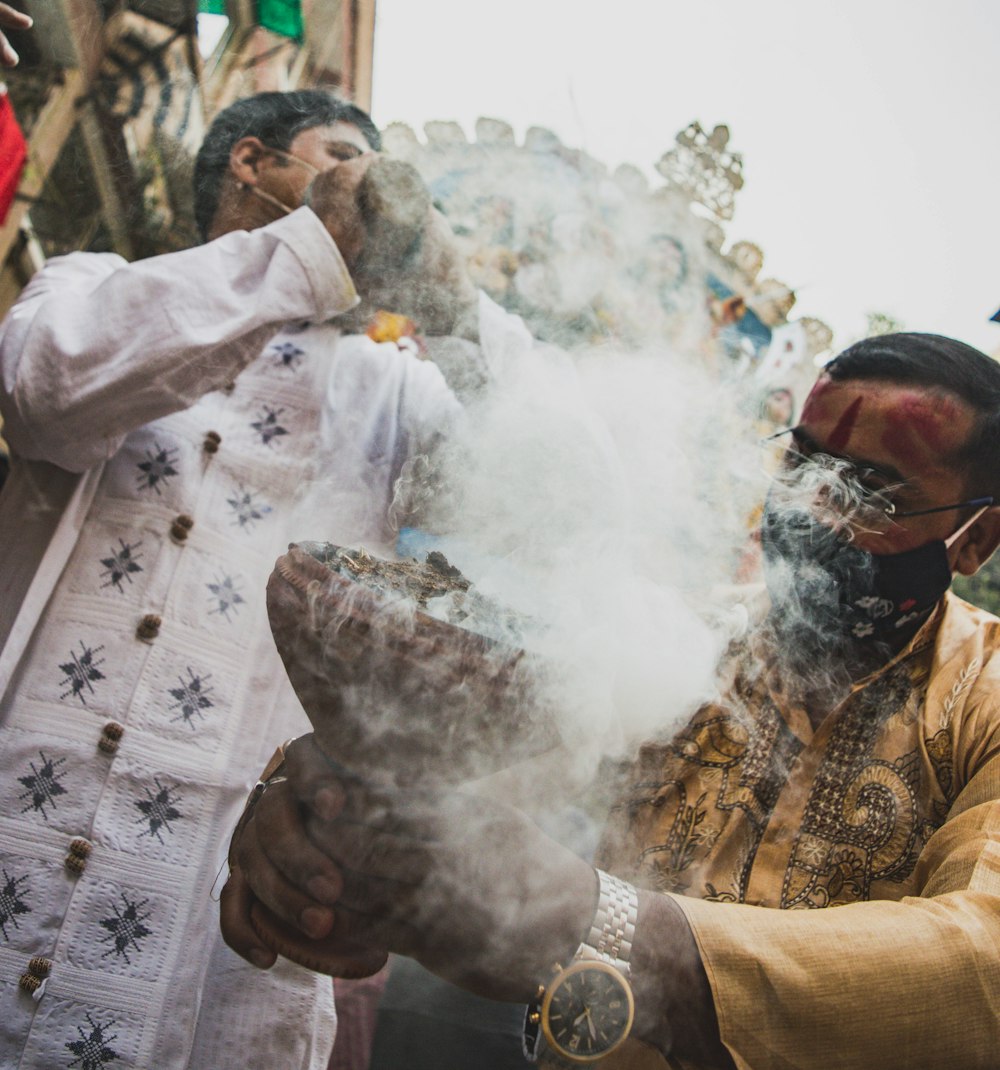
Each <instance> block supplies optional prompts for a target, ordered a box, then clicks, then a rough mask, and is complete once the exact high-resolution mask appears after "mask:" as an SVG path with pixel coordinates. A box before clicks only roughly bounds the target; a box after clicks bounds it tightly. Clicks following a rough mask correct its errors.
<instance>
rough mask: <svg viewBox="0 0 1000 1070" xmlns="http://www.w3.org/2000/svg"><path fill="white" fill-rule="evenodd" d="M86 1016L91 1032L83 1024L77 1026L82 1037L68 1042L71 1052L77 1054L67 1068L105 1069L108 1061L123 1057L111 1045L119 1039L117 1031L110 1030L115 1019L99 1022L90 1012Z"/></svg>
mask: <svg viewBox="0 0 1000 1070" xmlns="http://www.w3.org/2000/svg"><path fill="white" fill-rule="evenodd" d="M85 1017H86V1019H87V1024H88V1025H89V1026H90V1032H89V1033H87V1032H86V1031H85V1030H84V1028H83V1026H80V1025H78V1026H77V1027H76V1031H77V1032H78V1033H79V1034H80V1039H79V1040H71V1041H69V1043H67V1044H66V1047H67V1048H68V1049H69V1050H70V1052H71V1053H72V1054H73V1055H75V1056H76V1058H75V1059H74V1060H73V1061H72V1062H70V1063H67V1064H66V1067H67V1070H69V1068H70V1067H79V1068H80V1070H103V1068H104V1067H105V1066H107V1065H108V1063H111V1062H114V1061H115V1060H116V1059H120V1058H121V1056H120V1055H119V1054H118V1052H116V1051H115V1049H114V1048H112V1047H111V1044H112V1042H113V1041H115V1040H117V1039H118V1034H117V1033H111V1032H110V1031H111V1030H112V1029H113V1028H114V1026H115V1021H114V1019H112V1020H111V1021H109V1022H100V1023H98V1022H95V1021H94V1019H93V1018H91V1017H90V1015H89V1014H87V1015H85ZM109 1033H110V1035H109Z"/></svg>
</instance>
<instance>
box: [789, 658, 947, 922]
mask: <svg viewBox="0 0 1000 1070" xmlns="http://www.w3.org/2000/svg"><path fill="white" fill-rule="evenodd" d="M912 693H913V684H912V679H911V676H910V670H909V668H908V666H907V665H906V664H905V663H903V664H900V665H899V666H897V667H896V668H895V669H893V670H891V671H890V672H888V673H886V674H885V675H884V676H883V677H881V678H880V679H878V680H876V681H875V682H874V683H872V684H871V685H870V686H869V687H868V688H866V689H865V690H864V691H862V692H860V693H859V694H858V695H857V696H855V697H854V698H853V699H852V700H851V705H850V707H849V708H848V710H846V711H845V715H844V717H843V718H842V719H841V720H840V721H839V723H838V724H837V727H836V729H835V733H834V735H833V736H832V737H831V739H830V743H829V745H828V746H827V749H826V752H825V754H824V758H823V761H822V763H821V764H820V766H819V768H818V769H817V771H816V776H815V779H814V780H813V785H812V789H811V791H810V793H809V801H808V803H807V804H806V808H805V810H804V812H803V815H802V825H801V828H800V831H799V833H798V835H797V836H796V842H795V848H794V850H793V852H792V856H791V859H790V861H789V865H788V868H787V870H786V872H785V879H784V883H783V886H782V890H781V906H782V908H787V907H797V906H806V907H825V906H828V905H836V904H840V903H850V902H856V901H858V900H867V899H870V898H871V896H872V884H873V883H874V882H875V881H893V882H896V883H899V882H900V881H903V880H905V879H906V878H907V877H908V876H909V875H910V873H912V871H913V868H914V866H915V865H916V862H917V855H918V854H919V852H920V849H921V848H922V847H923V843H924V839H925V836H926V834H927V831H926V829H925V824H926V821H925V818H924V816H923V815H922V814H921V812H920V804H919V801H918V799H919V797H920V794H921V793H920V786H921V785H920V760H919V756H918V754H917V753H916V751H913V752H911V753H909V754H904V755H902V756H901V757H899V758H897V759H896V760H895V761H891V762H890V761H886V760H885V759H882V758H877V757H875V756H874V754H873V751H874V748H875V744H876V742H877V739H878V737H879V734H880V732H881V731H882V728H883V726H884V725H885V723H886V722H887V721H888V719H889V718H890V717H892V716H893V715H894V714H896V713H897V712H899V711H900V710H901V709H902V708H903V707H904V706H905V705H906V703H907V702H908V701H909V699H910V696H911V694H912Z"/></svg>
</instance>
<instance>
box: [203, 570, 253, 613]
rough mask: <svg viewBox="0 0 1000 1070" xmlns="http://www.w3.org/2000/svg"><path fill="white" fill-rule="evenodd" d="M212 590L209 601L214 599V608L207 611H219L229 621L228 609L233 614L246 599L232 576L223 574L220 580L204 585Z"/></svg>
mask: <svg viewBox="0 0 1000 1070" xmlns="http://www.w3.org/2000/svg"><path fill="white" fill-rule="evenodd" d="M205 586H206V587H208V589H209V590H210V591H211V592H212V598H211V599H209V601H215V602H216V603H217V604H216V607H215V609H210V610H209V613H210V614H212V613H220V614H221V615H222V616H223V617H225V618H226V620H228V621H231V618H230V616H229V611H230V610H232V611H233V613H234V614H235V613H236V612H237V608H236V607H237V606H241V605H243V603H244V602H246V599H245V598H244V597H243V595H241V594H240V592H239V591H238V590H237V589H236V581H235V580H234V579H233V578H232V576H223V577H222V579H221V580H218V579H217V580H216V582H215V583H208V584H206V585H205Z"/></svg>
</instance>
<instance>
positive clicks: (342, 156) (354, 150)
mask: <svg viewBox="0 0 1000 1070" xmlns="http://www.w3.org/2000/svg"><path fill="white" fill-rule="evenodd" d="M362 151H363V150H362V149H359V148H358V146H357V145H351V144H350V143H349V142H346V141H338V142H336V143H334V144H332V145H330V146H329V147H328V148H327V152H329V154H330V155H331V156H332V157H333V158H334V159H335V160H355V159H357V158H358V157H359V156H360V155H361V154H362Z"/></svg>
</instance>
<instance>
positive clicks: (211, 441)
mask: <svg viewBox="0 0 1000 1070" xmlns="http://www.w3.org/2000/svg"><path fill="white" fill-rule="evenodd" d="M221 441H222V435H220V434H219V432H218V431H206V432H205V441H204V443H203V447H202V448H203V449H204V450H205V452H206V453H218V452H219V443H220V442H221Z"/></svg>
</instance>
